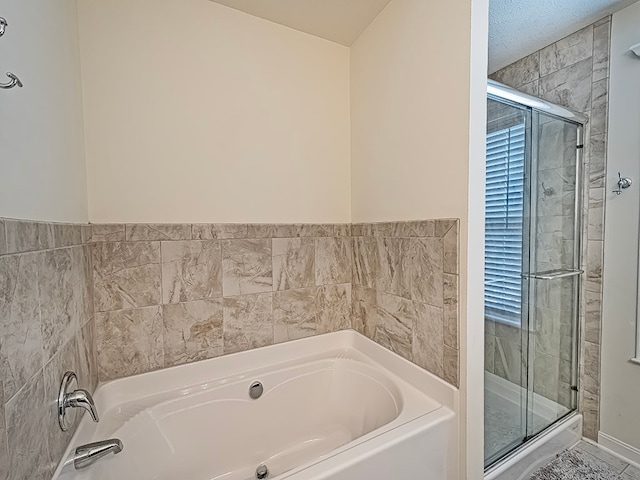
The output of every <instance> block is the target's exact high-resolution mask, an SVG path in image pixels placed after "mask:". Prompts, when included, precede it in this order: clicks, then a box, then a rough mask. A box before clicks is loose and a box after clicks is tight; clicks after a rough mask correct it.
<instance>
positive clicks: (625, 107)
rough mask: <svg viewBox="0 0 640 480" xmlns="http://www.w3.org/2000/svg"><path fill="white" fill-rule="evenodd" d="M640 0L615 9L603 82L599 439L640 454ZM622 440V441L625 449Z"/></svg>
mask: <svg viewBox="0 0 640 480" xmlns="http://www.w3.org/2000/svg"><path fill="white" fill-rule="evenodd" d="M638 24H640V2H638V3H635V4H634V5H632V6H630V7H627V8H626V9H624V10H621V11H620V12H618V13H616V14H615V15H614V16H613V21H612V30H611V77H610V86H609V144H608V160H607V163H608V165H607V189H606V191H607V192H608V193H607V202H606V215H605V242H604V245H605V251H604V299H603V317H602V360H601V362H602V363H601V364H602V392H601V402H602V403H601V410H600V414H601V417H600V434H599V441H600V442H602V443H604V444H605V445H606V446H607V447H609V448H612V449H615V450H616V451H617V452H618V453H622V454H624V455H626V456H628V457H629V458H630V459H631V460H633V461H634V462H640V401H639V399H640V365H636V364H633V363H631V362H629V359H631V358H632V357H633V356H634V353H635V341H636V318H637V312H636V305H637V297H638V290H637V288H638V285H637V273H638V218H639V213H640V208H639V206H640V191H639V190H638V186H637V185H638V181H639V180H640V163H639V162H638V159H640V140H638V132H640V107H639V106H640V90H639V89H638V79H640V59H638V58H634V56H633V54H631V52H629V51H628V48H629V47H630V46H631V45H633V44H636V43H638V42H640V31H639V30H638ZM618 171H621V172H622V174H623V175H624V176H629V177H631V178H632V179H633V181H634V184H633V186H632V187H631V188H630V189H629V190H626V191H625V192H624V193H623V194H622V195H620V196H617V195H615V194H613V193H611V191H612V190H613V189H614V187H615V186H616V182H617V180H618V176H617V172H618ZM620 442H622V443H624V444H627V446H629V447H630V448H629V449H627V448H626V447H625V446H624V445H620Z"/></svg>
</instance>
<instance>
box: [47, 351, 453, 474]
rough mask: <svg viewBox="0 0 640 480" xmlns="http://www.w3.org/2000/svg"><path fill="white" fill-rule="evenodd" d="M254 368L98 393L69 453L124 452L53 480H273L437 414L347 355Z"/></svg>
mask: <svg viewBox="0 0 640 480" xmlns="http://www.w3.org/2000/svg"><path fill="white" fill-rule="evenodd" d="M240 355H241V354H240ZM262 365H263V366H261V367H260V368H253V369H247V370H245V371H243V372H241V373H234V374H231V375H224V373H223V374H222V375H219V376H216V377H214V378H201V379H199V381H196V382H194V383H190V384H186V385H185V384H184V381H183V382H182V383H183V384H182V385H178V383H179V382H175V381H174V384H173V385H171V382H166V381H165V382H162V381H160V382H155V384H154V385H155V386H154V388H148V387H149V385H147V386H146V387H145V386H144V385H143V384H144V382H137V383H139V384H140V385H143V386H142V387H139V388H136V387H135V385H136V383H134V382H132V381H131V380H133V379H125V380H126V382H124V380H121V381H115V382H111V383H108V384H105V385H102V386H101V387H100V388H99V389H98V391H97V392H96V401H97V402H98V405H99V406H103V407H109V408H106V409H105V411H104V413H103V415H102V417H103V418H102V420H101V421H100V423H99V424H97V425H96V424H91V423H88V422H87V419H83V423H82V424H81V426H80V428H79V430H78V432H77V434H76V436H75V437H74V440H73V441H72V444H73V445H79V444H82V443H87V442H90V441H96V440H101V439H105V438H111V437H118V438H120V439H122V441H123V442H124V444H125V451H124V452H123V453H122V454H120V455H116V456H111V458H108V459H104V460H101V461H100V462H98V463H96V464H94V465H93V466H92V467H91V468H90V469H87V470H86V471H82V472H76V471H74V470H72V469H71V468H69V467H70V466H69V465H68V464H67V467H66V468H62V465H61V467H60V468H59V475H58V476H57V477H55V476H54V478H59V479H60V480H67V479H77V480H109V479H115V478H140V479H145V478H148V479H152V478H153V479H159V480H160V479H162V480H164V479H171V478H189V479H191V480H200V479H202V480H223V479H224V480H231V479H234V480H236V479H237V480H240V479H249V478H256V476H255V475H256V468H257V467H258V466H259V465H261V464H266V465H268V468H269V472H270V475H269V478H277V477H280V476H281V475H283V474H285V473H287V472H289V474H290V472H291V471H292V470H295V469H300V468H303V467H304V466H308V465H310V464H314V463H317V462H320V461H322V460H323V459H324V458H327V457H329V456H332V455H336V454H337V453H339V452H341V451H345V450H347V449H349V448H351V447H353V446H354V445H356V444H358V443H361V442H365V441H367V440H368V439H370V438H374V437H376V436H379V435H381V434H383V433H385V432H388V431H390V430H392V429H394V428H397V427H398V426H400V425H404V424H406V423H407V422H410V421H412V420H414V419H416V418H418V417H420V416H423V415H427V414H429V413H430V412H433V411H435V410H437V409H439V408H441V407H442V405H441V404H440V403H439V402H437V401H435V400H434V399H432V398H430V397H428V396H426V395H425V394H424V393H423V392H421V391H419V390H418V389H416V388H415V387H413V386H412V385H411V384H409V383H407V382H406V381H404V380H403V379H402V378H399V377H397V376H394V375H392V374H390V372H388V371H385V369H384V367H382V366H381V365H380V364H378V363H377V362H376V361H374V360H373V359H372V358H370V357H369V356H367V355H365V354H363V353H362V352H360V351H358V350H357V349H354V348H351V347H343V348H337V349H332V350H327V351H323V352H316V353H312V354H310V355H307V356H306V357H299V358H296V359H290V360H288V361H284V362H279V363H275V364H268V365H265V364H264V363H263V364H262ZM211 366H212V367H213V366H214V364H213V363H212V364H211ZM177 368H183V369H185V371H186V368H189V366H185V367H177ZM168 370H172V369H168ZM212 371H215V369H213V368H212ZM164 372H165V371H162V372H154V373H152V374H146V379H145V380H148V378H149V376H153V375H155V374H161V373H164ZM140 377H144V375H143V376H140ZM179 377H180V376H179V375H178V376H175V379H177V378H179ZM141 380H142V378H141ZM254 380H259V381H260V382H262V384H263V386H264V393H263V394H262V396H261V397H260V398H258V399H256V400H252V399H250V398H249V396H248V387H249V385H250V384H251V383H252V382H253V381H254ZM118 382H124V383H127V385H124V387H125V388H120V389H118V388H114V387H117V386H118ZM127 387H129V388H127ZM70 449H71V446H70ZM287 477H288V475H287Z"/></svg>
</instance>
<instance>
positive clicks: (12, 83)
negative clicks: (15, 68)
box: [0, 72, 22, 89]
mask: <svg viewBox="0 0 640 480" xmlns="http://www.w3.org/2000/svg"><path fill="white" fill-rule="evenodd" d="M7 77H9V78H10V79H11V81H10V82H8V83H0V88H4V89H7V88H13V87H22V82H21V81H20V79H19V78H18V77H17V76H16V75H14V74H13V73H11V72H7Z"/></svg>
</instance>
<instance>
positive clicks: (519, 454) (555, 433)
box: [484, 411, 582, 480]
mask: <svg viewBox="0 0 640 480" xmlns="http://www.w3.org/2000/svg"><path fill="white" fill-rule="evenodd" d="M581 438H582V415H581V414H579V413H578V412H576V411H572V412H570V413H568V414H567V415H566V416H565V417H564V418H562V419H560V420H558V421H557V422H556V423H554V424H553V425H551V426H549V427H548V428H547V429H546V430H544V431H542V432H540V433H539V434H538V435H536V436H534V437H532V438H531V439H529V440H528V441H527V442H525V443H524V444H522V445H521V446H520V447H518V448H516V449H515V450H514V451H513V452H511V453H510V454H508V455H506V456H505V457H503V458H502V459H500V460H499V461H497V462H496V463H494V464H492V465H491V466H490V467H489V468H487V469H486V470H485V474H484V479H485V480H524V479H527V478H529V476H530V475H531V474H532V473H533V472H534V471H536V470H537V469H538V468H539V467H541V466H542V465H545V464H546V463H548V462H549V461H551V460H552V459H554V458H555V457H556V456H557V455H559V454H560V453H562V452H564V451H565V450H567V449H569V448H571V447H573V446H574V445H576V444H577V443H578V442H579V441H580V440H581Z"/></svg>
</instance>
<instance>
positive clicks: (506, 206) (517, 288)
mask: <svg viewBox="0 0 640 480" xmlns="http://www.w3.org/2000/svg"><path fill="white" fill-rule="evenodd" d="M524 154H525V125H524V124H520V125H516V126H513V127H510V128H506V129H503V130H498V131H496V132H492V133H489V134H487V165H486V183H487V186H486V194H485V195H486V196H485V213H486V217H485V264H484V265H485V267H484V268H485V280H484V282H485V283H484V305H485V315H486V316H487V317H488V318H491V319H494V320H505V321H509V322H513V323H520V314H521V305H522V277H521V274H522V233H523V232H522V221H523V218H522V212H523V197H524Z"/></svg>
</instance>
